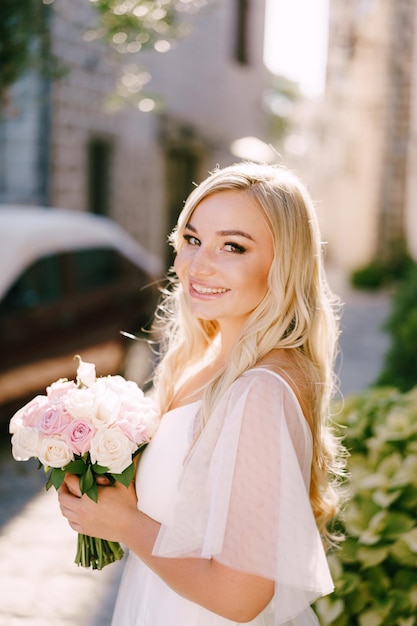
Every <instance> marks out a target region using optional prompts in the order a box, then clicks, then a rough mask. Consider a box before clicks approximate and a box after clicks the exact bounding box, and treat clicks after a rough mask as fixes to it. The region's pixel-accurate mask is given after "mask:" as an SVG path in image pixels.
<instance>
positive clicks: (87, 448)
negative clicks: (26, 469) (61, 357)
mask: <svg viewBox="0 0 417 626" xmlns="http://www.w3.org/2000/svg"><path fill="white" fill-rule="evenodd" d="M77 358H78V359H79V365H78V368H77V377H76V381H72V380H71V381H69V380H67V379H60V380H58V381H56V382H54V383H52V384H51V385H50V386H49V387H48V388H47V390H46V395H39V396H36V397H35V398H33V399H32V400H31V401H30V402H28V404H26V405H25V406H24V407H23V408H21V409H20V410H19V411H17V413H15V415H14V416H13V417H12V419H11V421H10V433H11V434H12V454H13V457H14V458H15V459H16V460H17V461H27V460H28V459H30V458H37V459H38V460H39V467H40V468H41V467H43V468H44V470H45V473H46V474H47V476H48V479H47V483H46V488H47V489H49V488H50V487H51V486H54V487H55V488H56V489H58V488H59V487H60V486H61V484H62V482H63V480H64V477H65V474H66V472H70V473H71V474H75V475H77V476H79V484H80V490H81V493H83V494H84V493H85V494H87V495H88V496H89V497H90V498H91V499H92V500H94V501H95V502H97V498H98V488H97V483H96V477H97V476H106V478H107V479H108V480H109V482H110V484H111V485H114V483H115V482H116V481H117V482H120V483H122V484H123V485H125V486H126V487H127V486H128V485H129V484H130V483H131V481H132V480H133V477H134V473H135V464H134V458H135V456H136V455H137V454H138V452H139V451H140V450H141V449H143V447H144V446H146V444H147V443H148V442H149V441H150V439H151V437H152V436H153V434H154V433H155V431H156V428H157V425H158V414H157V410H156V406H155V404H154V402H153V401H152V400H151V399H150V398H148V397H146V396H145V395H144V393H143V391H142V390H141V389H140V388H139V387H138V386H137V385H136V383H134V382H132V381H127V380H125V379H124V378H123V377H122V376H103V377H99V378H97V377H96V371H95V366H94V364H92V363H84V362H83V361H82V360H81V357H77ZM122 557H123V549H122V548H121V546H120V544H118V543H116V542H112V541H106V540H104V539H98V538H96V537H87V536H86V535H82V534H79V535H78V546H77V553H76V557H75V563H76V564H77V565H82V566H83V567H92V568H93V569H102V568H103V567H104V566H105V565H107V564H109V563H113V562H114V561H116V560H118V559H121V558H122Z"/></svg>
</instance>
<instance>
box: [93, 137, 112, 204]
mask: <svg viewBox="0 0 417 626" xmlns="http://www.w3.org/2000/svg"><path fill="white" fill-rule="evenodd" d="M111 153H112V145H111V142H110V141H108V140H107V139H92V140H91V141H90V143H89V146H88V210H89V211H90V212H91V213H97V214H99V215H109V214H110V195H111V176H110V175H111Z"/></svg>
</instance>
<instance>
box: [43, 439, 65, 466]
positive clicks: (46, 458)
mask: <svg viewBox="0 0 417 626" xmlns="http://www.w3.org/2000/svg"><path fill="white" fill-rule="evenodd" d="M38 458H39V461H40V462H41V463H42V465H46V466H47V467H61V468H62V467H64V466H65V465H67V464H68V463H69V462H70V461H72V460H73V459H74V457H73V454H72V451H71V448H70V447H69V445H68V443H67V442H66V441H65V439H63V438H62V437H45V439H44V440H43V441H42V443H41V446H40V450H39V457H38Z"/></svg>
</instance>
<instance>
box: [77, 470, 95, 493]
mask: <svg viewBox="0 0 417 626" xmlns="http://www.w3.org/2000/svg"><path fill="white" fill-rule="evenodd" d="M95 484H96V482H95V480H94V476H93V472H92V469H91V466H90V465H89V466H88V467H87V471H86V472H85V474H83V475H82V476H81V477H80V490H81V493H87V492H88V491H89V490H90V489H91V487H93V485H95ZM96 488H97V486H96Z"/></svg>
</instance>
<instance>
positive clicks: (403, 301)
mask: <svg viewBox="0 0 417 626" xmlns="http://www.w3.org/2000/svg"><path fill="white" fill-rule="evenodd" d="M385 329H386V330H387V332H388V333H389V335H390V338H391V346H390V349H389V350H388V352H387V354H386V356H385V359H384V363H383V368H382V372H381V374H380V376H379V377H378V380H377V381H376V384H377V385H382V386H385V385H393V386H395V387H398V388H399V389H401V390H402V391H407V390H408V389H411V388H412V387H414V386H415V385H417V264H416V263H414V264H413V266H412V267H411V269H410V270H409V272H408V273H407V275H406V277H405V278H404V279H403V281H401V282H400V283H399V285H398V287H397V290H396V292H395V294H394V296H393V302H392V313H391V315H390V317H389V318H388V321H387V323H386V325H385Z"/></svg>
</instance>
